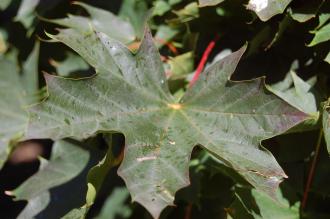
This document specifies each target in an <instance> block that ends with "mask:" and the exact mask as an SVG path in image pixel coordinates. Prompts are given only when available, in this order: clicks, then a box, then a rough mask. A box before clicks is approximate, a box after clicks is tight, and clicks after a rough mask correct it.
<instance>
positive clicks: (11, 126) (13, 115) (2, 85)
mask: <svg viewBox="0 0 330 219" xmlns="http://www.w3.org/2000/svg"><path fill="white" fill-rule="evenodd" d="M0 68H1V81H0V96H1V98H0V121H1V123H0V168H2V166H3V164H4V162H5V161H6V160H7V157H8V155H9V154H10V152H11V150H12V148H13V147H14V146H15V145H16V143H17V141H18V140H19V139H20V138H21V137H22V136H23V135H24V132H25V129H26V125H27V120H28V115H27V112H26V111H25V110H24V109H23V107H24V106H25V99H24V97H23V93H24V89H23V88H22V86H21V81H20V78H19V75H18V68H17V66H16V65H15V64H14V63H12V62H10V61H6V60H3V59H0Z"/></svg>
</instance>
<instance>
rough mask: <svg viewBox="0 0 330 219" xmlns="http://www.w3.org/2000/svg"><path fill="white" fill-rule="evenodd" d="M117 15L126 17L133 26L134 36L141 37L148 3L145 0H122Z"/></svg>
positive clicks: (146, 16)
mask: <svg viewBox="0 0 330 219" xmlns="http://www.w3.org/2000/svg"><path fill="white" fill-rule="evenodd" d="M118 15H119V16H120V17H122V18H124V19H128V20H129V21H130V23H131V24H132V26H133V27H134V30H135V34H136V36H137V37H138V38H139V39H140V38H142V36H143V31H144V25H145V23H146V20H147V18H148V5H147V2H146V1H145V0H123V1H122V4H121V7H120V11H119V14H118Z"/></svg>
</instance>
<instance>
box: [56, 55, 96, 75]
mask: <svg viewBox="0 0 330 219" xmlns="http://www.w3.org/2000/svg"><path fill="white" fill-rule="evenodd" d="M51 64H52V65H53V66H54V67H55V68H56V72H57V74H58V75H60V76H63V77H68V76H70V75H71V73H74V72H76V71H79V70H80V71H83V70H88V69H89V65H88V64H87V63H86V62H85V61H84V60H83V59H82V58H81V57H80V56H78V55H76V54H74V53H72V52H68V53H67V56H66V59H65V60H64V61H62V62H58V61H54V60H52V61H51Z"/></svg>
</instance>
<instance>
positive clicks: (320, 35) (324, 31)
mask: <svg viewBox="0 0 330 219" xmlns="http://www.w3.org/2000/svg"><path fill="white" fill-rule="evenodd" d="M328 40H330V23H328V24H326V25H324V26H322V27H321V28H320V29H318V30H316V31H315V35H314V38H313V40H312V41H311V42H310V43H309V44H308V46H315V45H317V44H319V43H323V42H326V41H328Z"/></svg>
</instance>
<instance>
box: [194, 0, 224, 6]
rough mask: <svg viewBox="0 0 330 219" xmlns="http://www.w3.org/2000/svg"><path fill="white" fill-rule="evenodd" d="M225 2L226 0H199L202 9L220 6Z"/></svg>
mask: <svg viewBox="0 0 330 219" xmlns="http://www.w3.org/2000/svg"><path fill="white" fill-rule="evenodd" d="M223 1H224V0H199V6H200V7H205V6H213V5H217V4H219V3H221V2H223Z"/></svg>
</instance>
